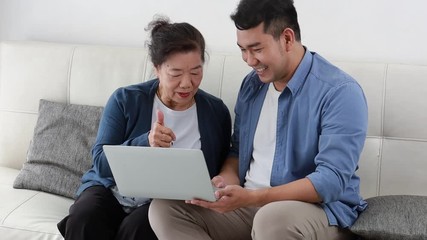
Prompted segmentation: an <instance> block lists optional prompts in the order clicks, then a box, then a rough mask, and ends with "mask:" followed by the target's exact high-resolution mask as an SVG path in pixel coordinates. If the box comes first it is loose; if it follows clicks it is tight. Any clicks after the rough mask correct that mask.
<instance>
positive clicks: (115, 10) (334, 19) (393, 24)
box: [0, 0, 427, 65]
mask: <svg viewBox="0 0 427 240" xmlns="http://www.w3.org/2000/svg"><path fill="white" fill-rule="evenodd" d="M295 2H296V3H295V5H296V7H297V11H298V13H299V20H300V25H301V29H302V40H303V43H304V44H305V45H306V46H308V47H309V49H310V50H312V51H316V52H318V53H320V54H322V55H323V56H325V57H327V58H329V59H332V60H354V61H373V62H392V63H407V64H423V65H427V44H426V43H427V27H426V25H425V23H426V22H427V16H426V14H424V12H425V9H427V1H424V0H406V1H396V0H321V1H316V0H295ZM237 3H238V0H215V1H208V0H155V1H146V0H121V1H119V0H0V40H45V41H57V42H71V43H85V44H108V45H121V46H143V44H144V41H145V40H146V36H147V35H146V32H145V31H144V28H145V27H146V25H147V23H148V22H149V21H150V20H151V19H152V17H153V15H154V14H156V13H162V14H166V15H168V16H169V17H170V18H171V20H172V21H187V22H190V23H191V24H193V25H194V26H196V27H197V28H198V29H199V30H200V31H201V32H202V33H203V34H204V36H205V38H206V41H207V44H208V48H209V50H210V51H221V52H238V49H237V47H236V39H235V29H234V25H233V23H232V21H231V20H230V18H229V15H230V13H231V12H232V11H233V10H234V8H235V6H236V5H237Z"/></svg>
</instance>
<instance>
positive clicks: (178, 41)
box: [145, 16, 205, 66]
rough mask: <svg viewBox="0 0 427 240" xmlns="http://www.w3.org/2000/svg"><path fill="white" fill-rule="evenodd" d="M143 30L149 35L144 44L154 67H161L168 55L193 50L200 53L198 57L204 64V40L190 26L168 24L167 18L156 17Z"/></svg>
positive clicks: (187, 24)
mask: <svg viewBox="0 0 427 240" xmlns="http://www.w3.org/2000/svg"><path fill="white" fill-rule="evenodd" d="M145 30H146V31H150V33H151V34H150V35H151V39H150V41H147V43H146V44H147V47H148V51H149V54H150V57H151V62H152V63H153V65H154V66H159V65H161V64H162V63H163V62H165V61H166V59H167V57H168V56H170V54H173V53H178V52H190V51H195V50H198V51H200V57H201V59H202V61H203V62H205V40H204V38H203V35H202V34H201V33H200V31H199V30H197V29H196V28H195V27H194V26H192V25H191V24H189V23H186V22H182V23H170V20H169V19H168V18H167V17H161V16H157V17H156V18H155V19H154V20H153V21H151V22H150V23H149V24H148V27H147V28H146V29H145Z"/></svg>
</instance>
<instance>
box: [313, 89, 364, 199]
mask: <svg viewBox="0 0 427 240" xmlns="http://www.w3.org/2000/svg"><path fill="white" fill-rule="evenodd" d="M321 114H322V115H321V130H320V132H321V133H320V137H319V145H318V148H319V152H318V154H317V156H316V157H315V165H316V170H315V171H314V172H313V173H311V174H309V175H308V176H307V177H308V179H310V181H311V182H312V183H313V185H314V187H315V189H316V191H317V193H318V194H319V195H320V197H321V198H322V200H323V202H324V203H328V202H333V201H336V200H338V199H340V197H342V193H343V192H344V191H345V190H346V189H348V188H356V187H358V186H350V185H349V182H350V179H351V178H353V177H354V174H355V172H356V170H357V166H358V162H359V157H360V153H361V151H362V149H363V145H364V143H365V138H366V129H367V124H368V113H367V103H366V99H365V96H364V94H363V91H362V89H361V88H360V86H359V85H358V84H357V83H354V82H351V83H345V84H343V85H340V86H337V87H335V88H333V89H331V90H330V91H329V93H328V94H327V95H326V101H325V104H324V107H323V109H322V112H321Z"/></svg>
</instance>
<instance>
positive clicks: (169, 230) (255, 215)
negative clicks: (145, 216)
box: [149, 199, 355, 240]
mask: <svg viewBox="0 0 427 240" xmlns="http://www.w3.org/2000/svg"><path fill="white" fill-rule="evenodd" d="M149 219H150V224H151V227H152V228H153V230H154V232H155V233H156V235H157V237H158V238H159V239H160V240H172V239H186V240H187V239H197V240H202V239H214V240H240V239H242V240H246V239H248V240H249V239H256V240H275V239H281V240H283V239H289V240H291V239H319V240H323V239H324V240H335V239H336V240H340V239H355V236H354V235H353V234H351V233H350V231H348V230H347V229H341V228H338V227H336V226H329V224H328V219H327V218H326V214H325V212H324V211H323V210H322V208H321V207H319V206H318V205H316V204H310V203H304V202H298V201H281V202H273V203H270V204H267V205H265V206H263V207H261V208H241V209H237V210H235V211H232V212H228V213H224V214H221V213H217V212H215V211H212V210H210V209H205V208H202V207H198V206H194V205H190V204H186V203H185V202H184V201H174V200H159V199H156V200H153V202H152V203H151V206H150V209H149Z"/></svg>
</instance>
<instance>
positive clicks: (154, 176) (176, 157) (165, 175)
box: [103, 145, 216, 201]
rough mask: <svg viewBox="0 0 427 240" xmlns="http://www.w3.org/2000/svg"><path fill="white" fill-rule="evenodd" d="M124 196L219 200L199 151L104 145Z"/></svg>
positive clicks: (118, 186) (112, 170) (119, 189)
mask: <svg viewBox="0 0 427 240" xmlns="http://www.w3.org/2000/svg"><path fill="white" fill-rule="evenodd" d="M103 149H104V153H105V155H106V157H107V161H108V164H109V165H110V168H111V172H112V173H113V176H114V179H115V181H116V184H117V188H118V191H119V192H120V194H121V195H123V196H128V197H146V198H161V199H176V200H191V199H203V200H206V201H216V198H215V195H214V192H215V188H214V187H213V185H212V183H211V179H210V176H209V172H208V168H207V166H206V162H205V158H204V156H203V152H202V151H201V150H200V149H183V148H160V147H140V146H121V145H104V146H103Z"/></svg>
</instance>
